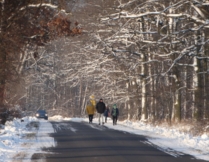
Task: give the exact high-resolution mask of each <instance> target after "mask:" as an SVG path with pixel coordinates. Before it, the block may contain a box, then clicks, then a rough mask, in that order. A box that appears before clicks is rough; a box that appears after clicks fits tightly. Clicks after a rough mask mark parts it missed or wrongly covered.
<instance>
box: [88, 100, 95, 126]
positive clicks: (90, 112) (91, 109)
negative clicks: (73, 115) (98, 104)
mask: <svg viewBox="0 0 209 162" xmlns="http://www.w3.org/2000/svg"><path fill="white" fill-rule="evenodd" d="M95 111H96V109H95V106H94V105H93V104H92V102H90V101H89V102H88V104H87V106H86V112H87V113H88V116H89V123H92V121H93V117H94V113H95Z"/></svg>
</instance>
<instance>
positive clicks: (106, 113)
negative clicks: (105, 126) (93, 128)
mask: <svg viewBox="0 0 209 162" xmlns="http://www.w3.org/2000/svg"><path fill="white" fill-rule="evenodd" d="M109 114H110V109H109V107H108V106H107V107H106V109H105V112H104V117H105V123H107V117H108V116H109Z"/></svg>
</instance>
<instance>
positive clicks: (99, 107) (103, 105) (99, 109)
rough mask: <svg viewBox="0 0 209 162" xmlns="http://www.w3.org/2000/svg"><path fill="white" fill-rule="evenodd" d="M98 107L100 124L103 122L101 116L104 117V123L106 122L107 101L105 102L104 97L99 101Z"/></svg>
mask: <svg viewBox="0 0 209 162" xmlns="http://www.w3.org/2000/svg"><path fill="white" fill-rule="evenodd" d="M96 109H97V113H99V125H100V124H101V118H102V124H104V120H103V113H104V111H105V109H106V106H105V103H104V102H103V99H102V98H101V99H100V100H99V102H98V103H97V105H96Z"/></svg>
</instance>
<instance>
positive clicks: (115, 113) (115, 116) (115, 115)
mask: <svg viewBox="0 0 209 162" xmlns="http://www.w3.org/2000/svg"><path fill="white" fill-rule="evenodd" d="M111 115H112V120H113V125H116V124H117V120H118V115H119V110H118V108H117V106H116V104H114V105H113V108H112V112H111Z"/></svg>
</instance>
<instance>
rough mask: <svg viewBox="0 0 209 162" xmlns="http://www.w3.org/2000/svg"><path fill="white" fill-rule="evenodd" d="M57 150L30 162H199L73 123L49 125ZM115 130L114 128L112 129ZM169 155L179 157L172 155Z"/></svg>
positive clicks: (141, 140)
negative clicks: (52, 128)
mask: <svg viewBox="0 0 209 162" xmlns="http://www.w3.org/2000/svg"><path fill="white" fill-rule="evenodd" d="M52 124H53V127H54V129H55V133H53V134H51V135H52V136H53V137H54V138H55V141H56V142H57V146H56V147H55V148H49V149H47V150H46V151H47V152H49V153H46V154H34V155H33V157H32V161H44V162H190V161H191V162H203V160H197V159H195V158H193V157H192V156H189V155H185V154H181V155H179V156H177V157H175V156H172V155H170V154H167V153H165V152H164V151H161V150H162V149H160V148H158V147H157V146H153V145H152V144H150V143H149V142H148V141H147V140H146V137H144V136H139V135H134V134H129V133H127V132H122V131H116V130H111V129H108V128H107V127H105V126H101V125H97V124H89V123H85V122H82V123H77V122H52ZM116 127H117V126H116ZM170 153H171V154H174V155H176V154H179V153H175V151H173V152H172V150H170Z"/></svg>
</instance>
